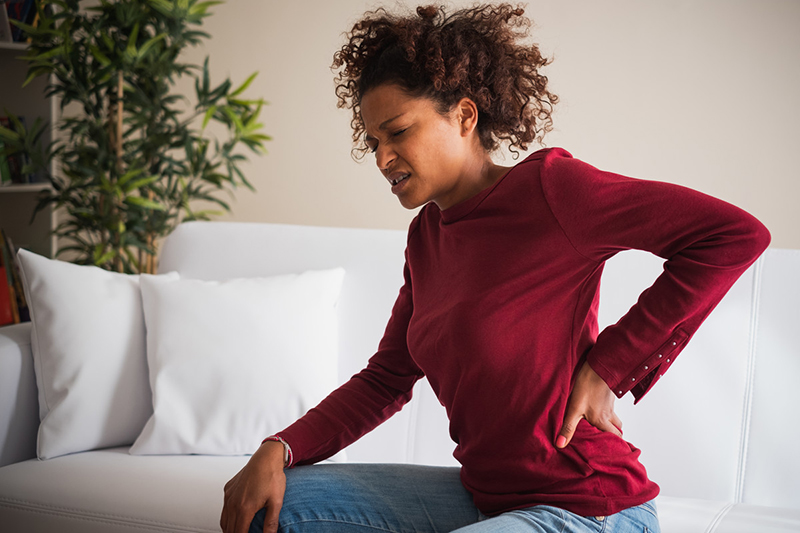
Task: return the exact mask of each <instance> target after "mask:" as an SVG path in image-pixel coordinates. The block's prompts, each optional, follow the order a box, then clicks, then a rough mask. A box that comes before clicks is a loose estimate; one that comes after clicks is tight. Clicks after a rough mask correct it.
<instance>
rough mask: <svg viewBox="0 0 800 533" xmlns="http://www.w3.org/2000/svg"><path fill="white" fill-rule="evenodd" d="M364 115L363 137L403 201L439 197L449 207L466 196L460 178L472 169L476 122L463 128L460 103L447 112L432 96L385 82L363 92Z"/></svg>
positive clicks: (436, 199) (419, 203) (410, 206)
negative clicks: (414, 93)
mask: <svg viewBox="0 0 800 533" xmlns="http://www.w3.org/2000/svg"><path fill="white" fill-rule="evenodd" d="M361 118H362V120H363V121H364V126H365V131H366V135H365V138H364V140H365V142H366V144H367V146H368V147H369V149H370V150H372V152H373V153H374V154H375V163H376V164H377V165H378V168H379V169H380V171H381V173H382V174H383V175H384V177H385V178H386V179H387V181H388V182H389V186H390V187H391V190H392V193H393V194H395V195H396V196H397V198H398V199H399V200H400V204H401V205H402V206H403V207H405V208H407V209H414V208H416V207H420V206H422V205H425V204H427V203H428V202H435V203H436V204H437V205H438V206H439V208H440V209H447V208H448V207H450V206H452V205H455V204H456V203H458V202H459V201H461V200H463V199H464V194H465V185H466V182H465V180H463V179H462V178H463V177H464V176H465V175H466V173H468V172H469V171H474V168H470V165H472V163H471V162H472V161H474V159H475V155H476V154H475V142H474V139H473V133H475V134H477V132H474V131H473V130H474V126H472V127H469V128H466V129H465V121H464V111H463V109H461V106H460V105H459V104H456V106H454V108H453V110H451V112H449V113H448V114H447V115H443V114H442V113H440V112H439V111H438V110H437V108H436V104H435V102H434V101H433V100H431V99H430V98H426V97H414V96H410V95H409V94H408V93H407V92H406V91H404V90H403V89H402V88H401V87H400V86H398V85H395V84H384V85H379V86H377V87H374V88H372V89H370V90H369V91H368V92H367V93H365V94H364V96H363V97H362V99H361Z"/></svg>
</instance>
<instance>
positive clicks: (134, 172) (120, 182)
mask: <svg viewBox="0 0 800 533" xmlns="http://www.w3.org/2000/svg"><path fill="white" fill-rule="evenodd" d="M144 172H145V169H143V168H135V169H133V170H129V171H128V172H126V173H125V174H123V175H122V176H121V177H120V178H119V179H118V180H117V185H119V186H120V187H122V186H124V185H125V184H126V183H128V182H129V181H130V180H132V179H133V178H135V177H136V176H141V175H142V174H144Z"/></svg>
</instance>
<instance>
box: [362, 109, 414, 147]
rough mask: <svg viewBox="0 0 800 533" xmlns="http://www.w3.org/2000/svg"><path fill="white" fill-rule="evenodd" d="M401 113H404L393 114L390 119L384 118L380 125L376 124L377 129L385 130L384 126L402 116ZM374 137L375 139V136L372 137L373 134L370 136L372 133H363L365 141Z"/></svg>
mask: <svg viewBox="0 0 800 533" xmlns="http://www.w3.org/2000/svg"><path fill="white" fill-rule="evenodd" d="M403 115H405V113H400V114H399V115H395V116H393V117H392V118H390V119H387V120H384V121H383V122H381V125H380V126H378V129H379V130H385V129H386V127H387V126H388V125H389V124H390V123H392V122H394V121H395V120H397V119H398V118H400V117H402V116H403ZM374 139H375V137H373V136H372V135H370V134H369V133H367V134H365V135H364V140H365V141H371V140H374Z"/></svg>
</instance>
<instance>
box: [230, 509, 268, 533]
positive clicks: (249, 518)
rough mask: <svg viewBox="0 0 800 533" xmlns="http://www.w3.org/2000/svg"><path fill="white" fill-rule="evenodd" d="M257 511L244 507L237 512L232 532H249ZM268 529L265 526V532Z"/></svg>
mask: <svg viewBox="0 0 800 533" xmlns="http://www.w3.org/2000/svg"><path fill="white" fill-rule="evenodd" d="M255 516H256V513H254V512H252V511H244V510H242V509H240V510H239V512H238V513H236V521H235V524H234V527H233V529H231V533H247V532H248V531H249V530H250V524H251V523H252V522H253V518H255ZM266 531H267V529H266V527H265V529H264V532H265V533H266Z"/></svg>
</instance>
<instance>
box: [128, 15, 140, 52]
mask: <svg viewBox="0 0 800 533" xmlns="http://www.w3.org/2000/svg"><path fill="white" fill-rule="evenodd" d="M138 37H139V23H138V22H137V23H136V24H134V25H133V30H131V34H130V36H129V37H128V46H127V48H126V49H125V55H126V56H128V57H130V58H131V59H134V58H135V57H137V56H138V55H139V53H138V52H137V51H136V39H137V38H138Z"/></svg>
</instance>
